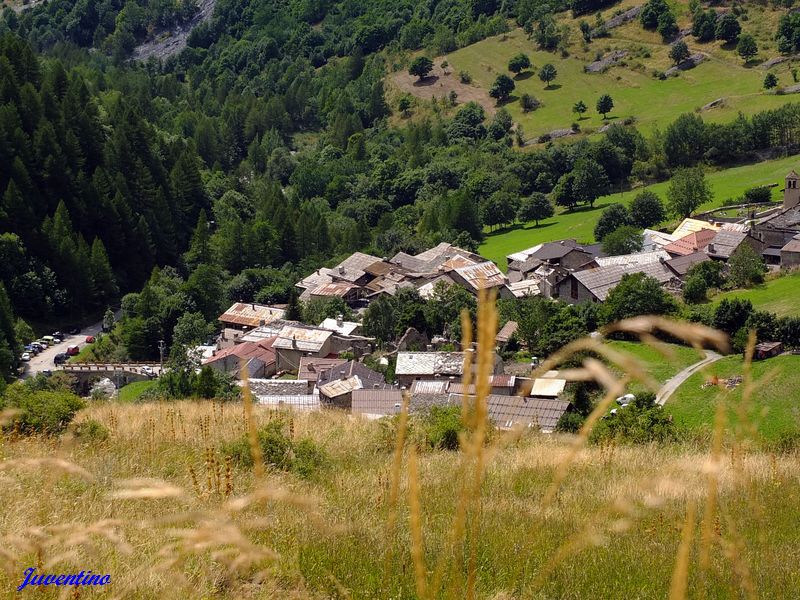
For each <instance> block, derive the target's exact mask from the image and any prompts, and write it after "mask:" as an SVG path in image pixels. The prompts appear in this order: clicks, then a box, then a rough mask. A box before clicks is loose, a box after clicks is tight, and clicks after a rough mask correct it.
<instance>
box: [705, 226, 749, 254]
mask: <svg viewBox="0 0 800 600" xmlns="http://www.w3.org/2000/svg"><path fill="white" fill-rule="evenodd" d="M746 237H747V234H746V233H742V232H740V231H724V230H723V231H718V232H717V234H716V235H715V236H714V238H713V239H712V240H711V243H710V244H708V246H706V253H708V255H709V256H712V257H716V258H725V259H727V258H730V257H731V254H733V253H734V252H736V249H737V248H738V247H739V246H740V245H741V243H742V242H743V241H744V240H745V238H746Z"/></svg>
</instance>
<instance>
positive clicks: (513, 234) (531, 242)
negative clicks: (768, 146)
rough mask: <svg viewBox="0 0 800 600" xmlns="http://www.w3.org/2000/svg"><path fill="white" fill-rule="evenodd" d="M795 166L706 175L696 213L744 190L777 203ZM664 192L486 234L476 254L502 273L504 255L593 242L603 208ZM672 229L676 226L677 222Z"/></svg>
mask: <svg viewBox="0 0 800 600" xmlns="http://www.w3.org/2000/svg"><path fill="white" fill-rule="evenodd" d="M798 164H800V157H798V156H796V155H793V156H787V157H783V158H779V159H775V160H768V161H764V162H761V163H755V164H751V165H742V166H739V167H733V168H731V169H724V170H719V171H714V172H710V173H708V174H707V175H706V180H707V181H708V183H709V185H710V186H711V192H712V194H713V200H711V201H710V202H708V203H706V204H704V205H702V206H700V207H699V208H698V210H697V212H702V211H706V210H710V209H712V208H716V207H718V206H721V204H722V202H723V201H724V200H727V199H730V198H737V197H739V196H741V195H742V194H743V193H744V191H745V190H747V189H748V188H751V187H755V186H760V185H774V187H773V188H772V198H773V200H779V199H780V197H781V192H780V190H782V189H783V180H784V177H785V176H786V174H787V173H788V172H789V171H790V170H792V169H794V168H797V167H798ZM668 189H669V181H662V182H660V183H656V184H653V185H650V186H646V187H641V188H636V189H633V190H626V191H623V192H617V193H613V194H608V195H606V196H601V197H600V198H598V199H597V200H596V201H595V203H594V206H592V207H589V206H578V207H577V208H575V209H574V210H572V211H565V210H564V209H563V208H559V209H558V210H557V211H556V215H555V216H554V217H552V218H550V219H545V220H543V221H540V222H539V226H538V227H536V226H535V224H534V223H533V222H530V223H525V224H517V225H514V226H512V227H511V228H505V229H499V230H496V231H494V232H487V235H486V238H485V239H484V241H483V243H482V244H481V246H480V248H479V251H480V253H481V255H483V256H485V257H486V258H488V259H490V260H493V261H495V262H496V263H497V264H498V265H499V266H500V267H501V268H502V269H505V268H506V258H505V257H506V256H507V255H508V254H511V253H513V252H518V251H520V250H523V249H525V248H530V247H531V246H535V245H536V244H540V243H542V242H549V241H553V240H559V239H565V238H575V239H577V240H578V241H579V242H584V243H591V242H592V241H594V227H595V225H596V224H597V220H598V219H599V218H600V213H601V212H602V210H603V209H604V208H605V207H606V206H608V205H610V204H614V203H617V202H618V203H621V204H626V205H627V204H630V202H631V201H632V200H633V199H634V198H635V197H636V195H637V194H639V193H641V192H642V191H643V190H651V191H653V192H655V193H656V194H658V195H659V197H660V198H661V199H662V200H663V201H666V199H667V190H668ZM664 225H666V224H664ZM674 225H677V221H676V222H675V223H674Z"/></svg>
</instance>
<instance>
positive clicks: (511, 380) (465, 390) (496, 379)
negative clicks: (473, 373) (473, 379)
mask: <svg viewBox="0 0 800 600" xmlns="http://www.w3.org/2000/svg"><path fill="white" fill-rule="evenodd" d="M516 381H517V378H516V377H515V376H514V375H492V376H491V377H490V378H489V388H490V389H492V390H496V389H498V388H510V389H514V386H515V385H516ZM449 391H450V394H459V395H462V396H463V395H464V394H467V395H470V396H471V395H473V394H475V384H474V383H470V384H469V385H468V386H467V385H464V383H463V382H461V381H454V382H453V383H451V384H450V389H449Z"/></svg>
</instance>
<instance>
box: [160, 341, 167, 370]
mask: <svg viewBox="0 0 800 600" xmlns="http://www.w3.org/2000/svg"><path fill="white" fill-rule="evenodd" d="M166 347H167V345H166V344H165V343H164V340H158V352H159V354H160V355H161V360H160V361H159V368H158V376H159V377H161V373H163V372H164V348H166Z"/></svg>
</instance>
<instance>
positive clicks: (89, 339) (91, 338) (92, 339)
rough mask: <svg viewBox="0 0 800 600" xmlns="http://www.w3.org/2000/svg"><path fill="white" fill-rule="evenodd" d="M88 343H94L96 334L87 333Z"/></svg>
mask: <svg viewBox="0 0 800 600" xmlns="http://www.w3.org/2000/svg"><path fill="white" fill-rule="evenodd" d="M86 343H87V344H94V336H93V335H87V336H86Z"/></svg>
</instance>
